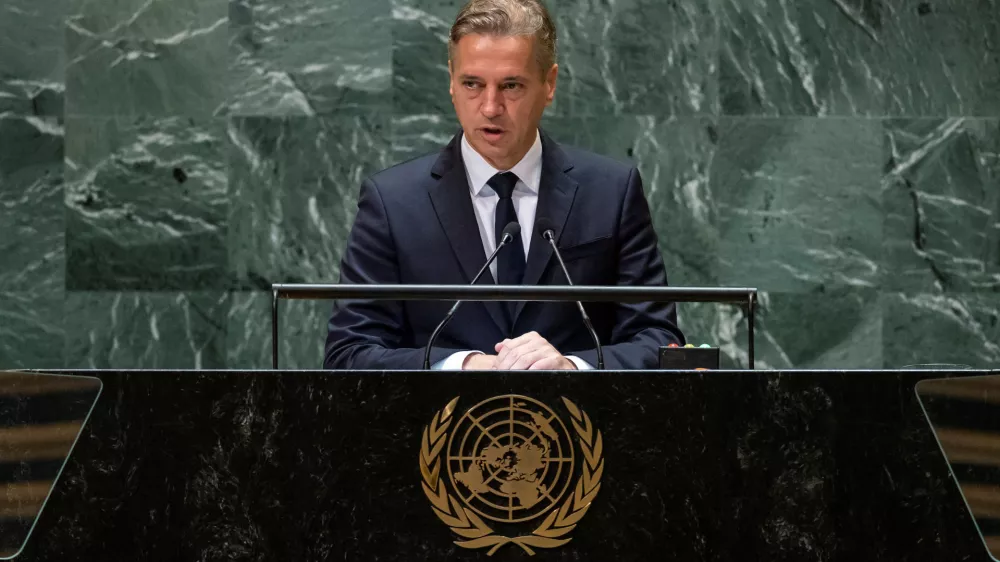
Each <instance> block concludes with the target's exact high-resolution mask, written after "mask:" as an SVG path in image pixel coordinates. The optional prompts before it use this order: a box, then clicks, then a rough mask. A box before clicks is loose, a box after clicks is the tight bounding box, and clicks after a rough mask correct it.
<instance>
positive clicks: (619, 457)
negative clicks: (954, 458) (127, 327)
mask: <svg viewBox="0 0 1000 562" xmlns="http://www.w3.org/2000/svg"><path fill="white" fill-rule="evenodd" d="M65 373H66V374H71V375H76V376H87V377H94V378H96V379H99V380H100V382H101V383H102V389H101V395H100V398H99V399H97V401H96V403H95V404H94V406H93V410H92V411H91V413H90V416H89V419H88V420H87V422H86V424H85V425H84V427H83V429H82V431H81V433H80V436H79V440H78V441H77V442H76V445H75V448H74V449H73V452H72V454H71V456H70V458H69V460H68V461H67V463H66V465H65V468H64V470H63V471H62V474H61V476H60V477H59V479H58V481H57V483H56V485H55V486H54V488H53V490H52V492H51V494H50V496H49V498H48V501H47V503H46V504H45V507H44V509H43V511H42V512H41V515H40V516H39V517H38V520H37V523H36V524H35V527H34V529H33V531H32V534H31V536H30V538H29V539H28V540H27V542H26V544H25V545H24V549H23V551H22V552H21V554H20V555H19V556H18V557H17V558H16V560H23V561H25V562H27V561H31V562H34V561H59V562H70V561H85V560H86V561H90V560H129V561H168V560H169V561H176V560H295V561H313V560H315V561H319V560H526V559H529V558H531V559H536V560H587V561H590V560H592V561H608V560H623V561H632V560H634V561H650V560H672V561H707V560H720V561H721V560H772V561H785V560H787V561H799V560H865V561H868V560H887V561H888V560H892V561H901V560H934V561H948V560H988V559H989V558H988V556H987V554H986V550H985V549H984V547H983V541H982V538H981V537H980V536H979V535H978V534H977V532H976V527H975V524H974V521H973V519H972V518H971V516H970V514H969V512H968V510H967V509H966V506H965V504H964V502H963V497H962V495H961V493H960V491H959V488H958V487H957V486H956V485H955V482H954V481H953V480H952V478H951V475H950V473H949V467H948V464H947V463H946V461H945V458H944V456H943V455H942V453H941V450H940V448H939V446H938V444H937V442H936V440H935V436H934V433H933V431H932V429H931V426H930V425H929V424H928V422H927V418H926V417H925V415H924V412H923V410H922V408H921V404H920V401H919V399H918V397H917V395H916V393H915V391H914V388H915V386H916V385H917V383H918V382H919V381H921V380H925V379H940V378H942V377H946V378H947V377H956V378H957V377H967V376H970V375H983V374H997V372H996V371H993V372H992V373H990V372H984V371H959V372H954V373H943V372H929V371H847V372H840V371H782V372H777V371H713V372H690V371H639V372H607V371H606V372H571V373H570V372H512V373H467V372H442V371H436V372H427V371H415V372H374V371H361V372H333V371H291V372H282V371H250V372H237V371H66V372H65ZM504 499H506V501H503V500H504ZM577 499H583V500H584V502H578V501H576V500H577ZM444 510H447V513H443V515H442V513H439V512H442V511H444ZM459 543H461V544H459ZM529 552H530V553H533V554H534V557H533V558H532V557H531V556H529Z"/></svg>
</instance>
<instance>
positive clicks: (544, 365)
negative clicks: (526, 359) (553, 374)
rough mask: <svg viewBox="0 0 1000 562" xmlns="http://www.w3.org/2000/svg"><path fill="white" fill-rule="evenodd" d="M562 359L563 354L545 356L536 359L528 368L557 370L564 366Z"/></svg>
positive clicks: (533, 369)
mask: <svg viewBox="0 0 1000 562" xmlns="http://www.w3.org/2000/svg"><path fill="white" fill-rule="evenodd" d="M562 360H563V356H562V355H555V356H551V357H545V358H543V359H539V360H538V361H535V362H534V363H533V364H532V365H531V366H530V367H528V369H529V370H532V371H555V370H557V369H559V368H560V367H561V366H562Z"/></svg>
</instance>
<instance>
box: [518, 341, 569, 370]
mask: <svg viewBox="0 0 1000 562" xmlns="http://www.w3.org/2000/svg"><path fill="white" fill-rule="evenodd" d="M553 354H555V350H554V349H552V348H551V347H543V348H541V349H535V350H532V351H530V352H528V353H525V354H523V355H521V357H520V358H518V360H517V361H515V362H514V364H513V365H512V366H511V370H512V371H523V370H525V369H530V368H531V366H532V365H534V364H535V363H537V362H539V361H542V360H544V359H546V358H549V357H552V356H553ZM556 355H558V354H556Z"/></svg>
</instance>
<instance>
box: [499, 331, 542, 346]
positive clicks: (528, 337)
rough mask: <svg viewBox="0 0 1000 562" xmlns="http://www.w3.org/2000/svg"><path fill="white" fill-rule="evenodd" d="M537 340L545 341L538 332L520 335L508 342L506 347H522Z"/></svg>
mask: <svg viewBox="0 0 1000 562" xmlns="http://www.w3.org/2000/svg"><path fill="white" fill-rule="evenodd" d="M538 340H541V341H545V338H543V337H542V336H541V335H540V334H539V333H538V332H528V333H527V334H521V335H520V336H517V337H516V338H514V339H512V340H510V341H508V342H507V347H521V346H522V345H525V344H527V343H531V342H533V341H538Z"/></svg>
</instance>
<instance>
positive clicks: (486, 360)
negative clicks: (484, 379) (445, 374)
mask: <svg viewBox="0 0 1000 562" xmlns="http://www.w3.org/2000/svg"><path fill="white" fill-rule="evenodd" d="M496 361H497V356H496V355H487V354H485V353H472V354H470V355H469V356H468V357H466V358H465V361H464V362H463V363H462V370H463V371H490V370H492V369H493V367H494V365H496Z"/></svg>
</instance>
